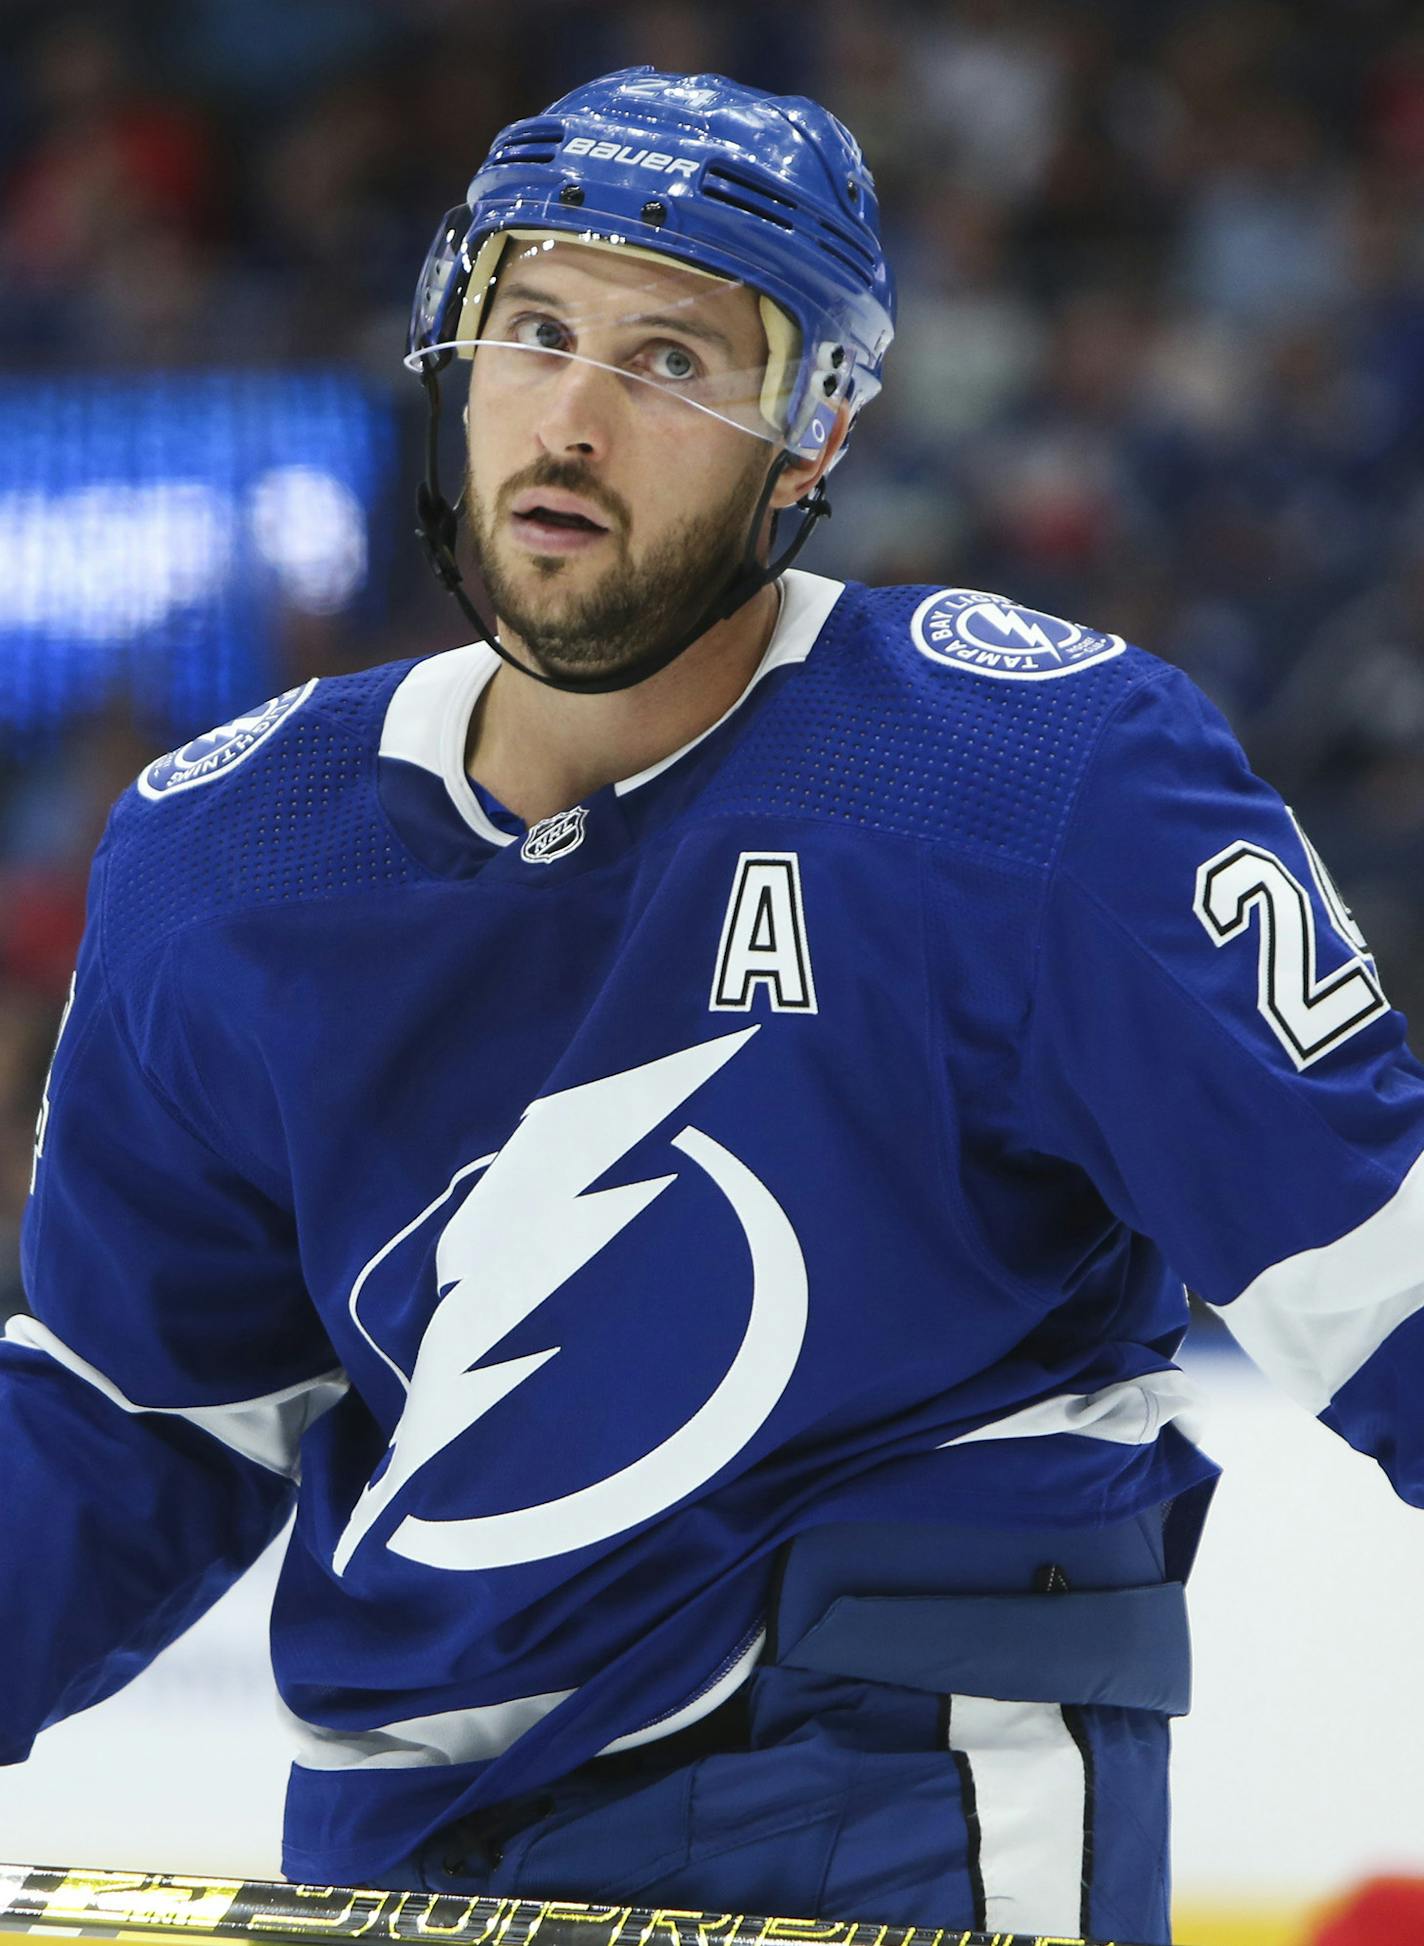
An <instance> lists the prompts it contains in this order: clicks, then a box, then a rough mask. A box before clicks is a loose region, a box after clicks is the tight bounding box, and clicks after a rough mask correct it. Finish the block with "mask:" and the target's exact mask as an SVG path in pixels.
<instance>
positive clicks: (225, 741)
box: [138, 676, 317, 803]
mask: <svg viewBox="0 0 1424 1946" xmlns="http://www.w3.org/2000/svg"><path fill="white" fill-rule="evenodd" d="M316 684H317V679H316V677H315V676H313V677H312V679H311V681H310V682H307V683H303V684H302V685H301V687H300V688H299V689H288V690H284V691H283V693H282V694H281V695H280V696H274V697H272V699H271V701H270V702H266V703H263V705H262V706H261V708H260V709H255V710H249V711H248V713H247V714H246V715H245V716H235V717H234V718H233V719H232V721H231V722H230V723H221V724H219V725H218V727H217V729H215V730H208V731H207V732H206V733H205V734H204V735H203V736H200V737H194V738H193V740H192V742H191V743H185V744H183V746H182V747H181V748H180V749H178V750H170V751H169V753H168V755H167V756H166V757H159V758H157V759H156V760H155V761H154V762H153V763H151V764H150V765H149V766H148V768H147V770H145V771H144V772H143V773H142V775H141V776H140V777H139V780H138V788H139V791H140V793H141V794H142V795H143V796H144V797H147V798H150V799H151V800H152V801H153V802H154V803H157V802H158V800H159V799H160V798H164V797H172V796H173V794H174V793H175V792H176V791H190V790H193V789H194V788H195V787H196V786H197V785H199V784H211V783H213V782H215V781H216V779H217V778H219V777H225V776H226V775H227V773H228V772H229V771H230V770H231V769H233V767H234V766H235V765H237V764H240V763H241V762H242V760H243V758H244V757H250V756H251V755H252V753H253V751H254V750H256V749H257V748H258V746H259V745H260V744H263V743H265V742H266V741H267V739H268V737H269V736H271V734H272V732H273V731H274V730H277V729H280V728H281V726H282V724H283V723H285V722H286V720H287V718H288V717H289V716H290V715H291V714H292V712H293V711H294V710H297V709H300V707H301V705H302V704H303V703H304V702H305V701H306V699H307V697H308V696H310V695H311V693H312V691H313V690H314V689H315V688H316Z"/></svg>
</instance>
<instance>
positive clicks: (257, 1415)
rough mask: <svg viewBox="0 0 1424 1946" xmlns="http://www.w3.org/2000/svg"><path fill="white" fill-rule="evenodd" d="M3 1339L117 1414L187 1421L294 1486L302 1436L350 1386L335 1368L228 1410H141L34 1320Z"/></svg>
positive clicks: (21, 1319) (20, 1322)
mask: <svg viewBox="0 0 1424 1946" xmlns="http://www.w3.org/2000/svg"><path fill="white" fill-rule="evenodd" d="M5 1337H6V1339H7V1340H8V1341H9V1342H10V1343H11V1344H16V1345H26V1346H28V1347H29V1349H30V1350H32V1351H42V1352H45V1353H47V1354H48V1356H49V1357H51V1358H52V1359H53V1360H54V1361H55V1363H56V1364H57V1365H62V1366H63V1367H64V1369H65V1370H66V1371H67V1372H73V1373H74V1375H75V1377H76V1378H82V1379H83V1380H84V1381H85V1382H86V1383H87V1384H89V1385H92V1386H93V1387H94V1388H95V1390H96V1391H98V1392H102V1393H103V1395H104V1397H105V1398H106V1399H109V1400H111V1401H112V1403H113V1404H114V1405H116V1406H118V1408H119V1410H120V1411H121V1412H133V1413H138V1412H157V1413H162V1414H163V1415H164V1416H166V1417H167V1418H170V1419H186V1420H187V1421H188V1423H189V1424H190V1425H194V1426H198V1427H201V1429H202V1430H203V1431H204V1432H206V1433H210V1434H211V1435H212V1437H213V1438H214V1439H216V1440H218V1441H219V1442H220V1443H221V1444H222V1445H224V1446H227V1447H229V1448H230V1449H231V1450H232V1451H233V1452H234V1453H240V1454H241V1455H242V1457H243V1458H244V1459H249V1460H253V1461H255V1463H256V1464H257V1465H258V1466H265V1467H266V1468H267V1470H268V1471H269V1472H271V1473H281V1474H284V1475H285V1476H286V1478H288V1479H289V1480H295V1479H296V1477H297V1473H298V1470H299V1464H300V1446H301V1439H302V1434H303V1433H304V1432H305V1431H306V1430H307V1428H308V1427H309V1426H313V1425H315V1424H316V1422H317V1420H318V1419H320V1418H321V1416H322V1414H323V1413H324V1412H329V1411H330V1410H331V1408H332V1406H334V1405H335V1404H336V1402H337V1400H338V1399H339V1398H341V1397H342V1395H343V1394H344V1393H345V1392H346V1391H347V1390H348V1389H349V1387H350V1380H349V1379H348V1378H347V1376H346V1374H345V1372H344V1371H342V1370H341V1368H340V1367H339V1366H338V1367H337V1368H336V1370H334V1371H330V1372H323V1373H321V1374H320V1375H319V1376H318V1377H316V1378H308V1379H303V1380H302V1381H301V1382H300V1383H299V1384H297V1385H288V1386H286V1387H285V1388H284V1389H283V1390H282V1391H280V1392H269V1393H267V1394H266V1395H265V1396H264V1397H262V1398H258V1399H239V1400H236V1401H235V1402H234V1403H233V1404H232V1405H190V1406H175V1405H143V1404H141V1403H139V1402H138V1401H136V1400H134V1399H131V1398H129V1396H128V1394H127V1393H125V1392H121V1391H120V1390H119V1388H118V1386H117V1385H115V1383H114V1381H113V1380H112V1379H111V1378H107V1377H106V1376H105V1375H104V1373H103V1372H101V1371H100V1370H99V1368H98V1366H97V1365H91V1364H90V1363H89V1361H88V1359H87V1358H81V1357H80V1356H79V1353H78V1352H77V1351H72V1350H71V1349H70V1347H69V1346H68V1345H67V1344H65V1342H64V1340H63V1339H62V1338H57V1337H56V1336H55V1334H54V1333H53V1332H52V1331H51V1330H50V1329H49V1327H48V1326H47V1325H43V1324H41V1323H40V1322H39V1320H38V1318H31V1317H26V1316H24V1315H23V1314H21V1315H19V1316H16V1317H12V1318H11V1319H10V1320H9V1322H8V1323H7V1324H6V1326H5Z"/></svg>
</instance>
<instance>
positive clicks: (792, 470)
mask: <svg viewBox="0 0 1424 1946" xmlns="http://www.w3.org/2000/svg"><path fill="white" fill-rule="evenodd" d="M849 431H850V412H849V410H848V409H847V408H846V407H845V406H842V407H841V408H840V410H839V411H838V412H837V414H836V423H835V425H834V426H833V427H832V428H831V436H830V438H829V439H828V440H827V441H826V443H825V445H824V447H823V448H822V449H821V451H820V452H819V453H818V454H817V455H816V457H815V459H794V460H792V462H791V464H790V465H789V466H788V467H787V468H786V469H785V471H784V472H783V473H782V475H781V477H780V479H779V480H778V481H777V482H776V485H775V486H774V487H773V488H772V490H771V502H770V504H771V510H772V511H773V512H774V513H781V512H782V511H783V510H784V509H785V508H787V507H791V506H794V505H795V504H796V502H797V501H798V500H804V499H805V498H806V495H807V494H808V493H809V492H810V491H811V489H812V488H813V487H814V486H815V484H816V482H817V481H818V480H819V479H821V478H822V477H823V476H824V474H825V473H826V472H827V471H828V469H829V467H830V464H831V461H832V460H833V459H834V458H835V456H836V454H837V453H838V452H839V451H840V449H841V447H842V446H843V445H844V444H845V440H846V434H847V433H848V432H849Z"/></svg>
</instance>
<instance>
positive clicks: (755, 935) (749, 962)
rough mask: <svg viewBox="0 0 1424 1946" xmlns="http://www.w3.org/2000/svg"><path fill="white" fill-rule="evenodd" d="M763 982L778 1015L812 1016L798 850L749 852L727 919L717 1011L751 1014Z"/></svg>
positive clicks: (740, 864)
mask: <svg viewBox="0 0 1424 1946" xmlns="http://www.w3.org/2000/svg"><path fill="white" fill-rule="evenodd" d="M758 985H762V986H764V987H765V989H766V993H767V997H768V999H769V1000H770V1002H771V1008H772V1012H773V1013H778V1014H783V1013H796V1014H813V1013H815V1011H816V982H815V979H814V977H813V975H812V972H811V950H810V946H809V944H808V942H807V938H806V914H805V909H804V907H803V905H802V902H801V865H800V861H799V859H798V858H797V856H796V853H795V852H794V851H744V852H743V853H742V855H741V857H740V858H739V859H738V860H737V871H736V876H735V877H734V878H733V880H732V890H731V894H730V896H729V897H728V900H727V913H726V917H725V918H724V919H723V921H722V940H721V944H720V946H719V947H718V949H717V971H716V973H715V975H714V977H713V980H712V998H711V1001H710V1002H709V1005H710V1007H711V1009H712V1012H713V1013H742V1014H744V1013H748V1012H750V1010H751V1006H752V1001H753V998H754V997H755V994H756V990H757V987H758Z"/></svg>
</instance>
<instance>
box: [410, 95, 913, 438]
mask: <svg viewBox="0 0 1424 1946" xmlns="http://www.w3.org/2000/svg"><path fill="white" fill-rule="evenodd" d="M511 232H513V233H515V234H516V235H518V234H524V233H530V232H532V233H534V234H535V235H548V234H550V233H552V234H554V235H556V236H567V237H568V239H569V240H570V241H579V240H583V241H587V242H597V243H600V244H604V245H609V244H611V245H613V246H615V247H617V246H625V247H627V248H628V249H629V251H630V254H633V253H638V254H641V253H642V252H652V253H655V254H656V255H658V256H662V257H668V258H671V259H673V260H674V261H675V262H678V263H681V264H686V265H688V266H690V267H692V268H694V269H697V270H701V271H706V272H711V273H712V274H714V275H717V276H722V277H726V278H730V279H735V280H738V281H740V282H742V283H744V284H746V285H747V286H749V287H750V288H751V289H752V290H754V291H756V292H757V293H758V294H759V295H760V296H761V297H762V298H763V299H769V300H770V302H771V305H772V306H773V307H775V308H774V310H773V311H771V312H768V310H767V307H766V305H765V303H764V304H763V320H764V322H765V323H766V324H767V325H768V333H767V335H768V341H769V354H770V356H769V364H770V367H771V369H770V370H769V373H768V383H767V388H766V396H767V397H768V398H773V397H774V398H775V399H776V400H777V407H776V415H777V423H776V432H777V433H778V435H779V436H780V438H781V439H782V440H784V442H785V447H786V450H787V451H788V453H790V454H792V455H794V456H795V457H797V458H801V459H814V458H816V457H817V456H818V455H819V454H820V452H821V451H822V449H823V448H824V446H825V444H826V441H827V439H828V438H829V436H830V433H831V430H832V428H833V426H834V425H835V422H836V418H837V415H838V412H839V411H840V409H841V408H844V409H845V410H846V411H848V412H849V414H850V416H851V417H852V418H854V416H855V414H856V413H857V412H858V411H859V410H860V408H861V407H862V406H863V405H864V404H865V403H866V402H867V400H869V399H871V398H873V397H874V396H875V394H876V393H877V392H878V391H879V390H880V374H881V367H882V365H883V363H884V358H885V352H886V348H887V347H888V345H889V343H890V340H891V338H892V337H893V335H894V329H895V323H894V319H895V296H894V285H893V282H892V279H891V276H890V271H889V268H888V266H887V265H886V262H885V257H884V254H883V252H882V250H881V247H880V237H879V229H878V206H877V203H876V198H875V185H874V181H873V179H872V177H871V175H870V171H869V170H868V169H867V168H866V166H865V163H864V161H863V159H862V157H861V153H860V149H859V147H858V145H857V144H856V141H855V138H854V137H853V136H852V135H851V134H850V132H849V130H847V129H846V128H845V127H844V126H843V125H842V124H841V123H840V122H839V121H837V119H836V118H835V116H834V115H832V114H829V113H828V112H827V110H825V109H824V108H820V107H818V106H817V105H816V103H814V102H812V101H809V100H807V99H805V98H804V97H803V96H799V95H772V94H768V93H766V92H765V91H764V90H762V89H759V88H748V87H744V86H742V85H741V84H740V83H738V82H735V81H729V80H727V79H725V78H724V77H723V76H721V75H717V74H695V75H676V74H660V73H658V72H657V71H656V70H654V69H653V68H651V67H637V68H623V69H621V70H619V71H618V72H617V73H615V74H609V75H604V76H603V77H601V78H600V79H599V80H597V81H591V82H589V83H587V84H586V85H585V86H583V87H581V88H575V89H574V90H573V92H572V93H571V94H567V95H565V96H564V97H563V98H562V100H560V101H557V102H555V103H554V104H553V106H552V107H551V108H550V109H549V110H548V112H547V113H546V114H543V115H537V116H534V117H531V118H530V119H527V120H525V121H519V122H514V123H511V124H510V126H509V127H508V128H506V129H504V130H503V131H502V133H501V134H500V135H499V136H498V137H497V138H496V140H495V142H494V146H493V147H492V148H491V150H490V152H489V154H488V156H487V157H486V158H485V160H484V162H483V163H482V164H481V166H480V168H479V170H478V171H477V172H476V174H475V176H474V178H473V180H472V181H471V183H470V186H469V189H468V192H467V199H466V201H465V203H463V204H461V205H460V206H459V207H458V208H456V209H453V210H451V211H450V212H449V214H448V215H447V216H446V217H445V219H444V221H443V222H442V223H441V226H440V229H439V230H438V232H437V234H436V237H435V241H434V243H433V245H432V246H431V249H430V253H429V255H428V257H427V259H426V263H425V268H424V270H423V272H422V274H421V279H420V284H419V288H418V290H417V293H416V300H415V305H414V309H413V312H412V315H411V325H410V335H409V343H408V351H407V358H406V362H407V364H409V365H410V366H411V367H412V369H415V370H417V371H425V372H428V371H430V370H431V369H432V368H434V369H438V367H439V366H440V365H442V364H443V363H444V362H445V361H446V360H447V359H448V358H449V357H450V356H452V355H453V354H454V353H455V352H456V351H457V350H460V351H464V352H466V353H468V350H469V348H470V347H471V344H472V342H473V340H474V339H475V338H476V337H477V335H478V329H479V317H478V314H477V311H478V307H479V306H482V304H483V301H484V290H485V288H486V286H487V285H488V282H489V277H490V275H491V274H492V273H493V267H494V263H495V261H496V260H497V257H498V252H499V250H500V248H501V246H502V244H503V242H504V240H505V239H506V238H507V237H508V235H509V234H510V233H511ZM472 306H473V307H475V309H476V315H473V316H472V315H471V308H472ZM777 313H780V314H783V315H784V317H785V318H786V319H789V320H790V328H789V329H778V328H777V317H776V314H777Z"/></svg>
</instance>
